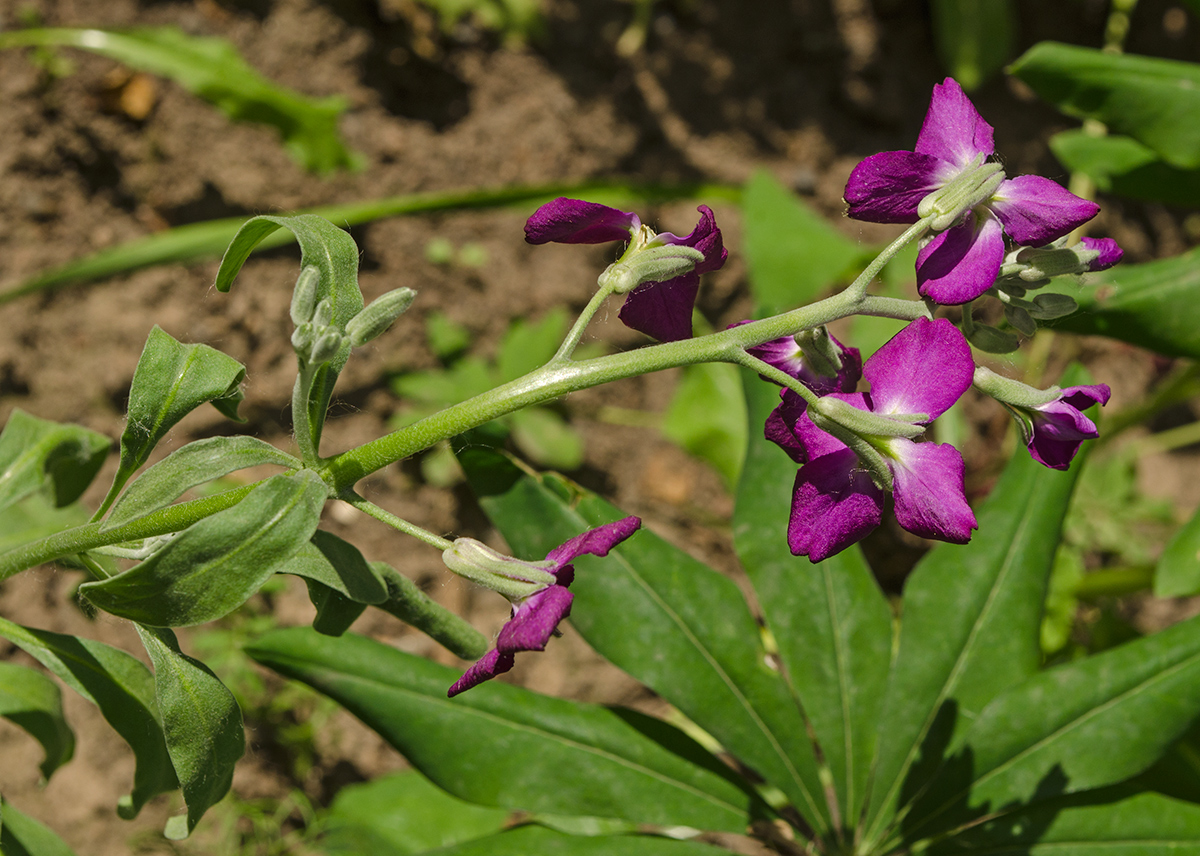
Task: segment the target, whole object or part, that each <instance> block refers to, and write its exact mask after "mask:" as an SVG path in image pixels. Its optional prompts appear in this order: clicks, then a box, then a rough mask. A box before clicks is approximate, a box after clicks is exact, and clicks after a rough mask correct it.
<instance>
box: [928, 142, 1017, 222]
mask: <svg viewBox="0 0 1200 856" xmlns="http://www.w3.org/2000/svg"><path fill="white" fill-rule="evenodd" d="M983 158H984V156H983V155H979V156H977V157H976V158H975V163H973V164H971V166H969V167H967V168H966V169H964V170H963V171H962V172H960V173H959V174H958V175H957V176H955V177H954V178H953V179H952V180H951V181H950V182H948V183H947V184H945V185H943V186H942V187H940V188H938V189H937V190H935V191H934V192H933V193H930V194H929V195H928V196H926V197H925V198H924V199H922V200H921V202H920V204H918V205H917V216H918V217H920V218H921V219H925V218H926V217H930V216H932V217H933V220H932V221H931V222H930V224H929V228H930V229H931V230H933V231H934V232H941V231H943V230H945V229H949V228H950V227H951V226H953V225H955V224H956V223H958V222H959V221H960V220H961V219H962V218H963V215H965V214H966V213H967V212H968V211H971V210H972V209H973V208H975V206H976V205H980V204H982V203H984V202H986V201H988V200H989V199H991V198H992V197H993V196H994V195H995V194H996V191H997V190H998V189H999V188H1000V185H1001V184H1002V183H1003V182H1004V167H1002V166H1001V165H1000V164H998V163H984V160H983Z"/></svg>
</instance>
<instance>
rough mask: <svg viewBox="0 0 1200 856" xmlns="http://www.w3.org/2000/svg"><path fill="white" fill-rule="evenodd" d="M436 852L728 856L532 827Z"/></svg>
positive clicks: (654, 839) (683, 845)
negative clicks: (567, 833)
mask: <svg viewBox="0 0 1200 856" xmlns="http://www.w3.org/2000/svg"><path fill="white" fill-rule="evenodd" d="M430 852H433V851H430ZM436 852H437V854H438V856H495V854H497V853H536V854H538V856H724V854H727V853H729V851H728V850H726V849H725V848H723V847H712V846H709V845H708V844H701V843H700V842H697V841H675V840H673V839H670V838H663V837H660V836H656V835H587V836H583V835H566V834H564V833H562V832H556V831H554V830H553V829H546V828H545V827H542V826H533V825H530V826H520V827H517V828H516V829H512V830H509V831H508V832H501V833H500V834H499V835H489V836H488V837H487V838H477V839H475V840H474V841H467V842H464V843H462V844H457V845H454V846H452V847H445V848H439V849H438V850H437V851H436Z"/></svg>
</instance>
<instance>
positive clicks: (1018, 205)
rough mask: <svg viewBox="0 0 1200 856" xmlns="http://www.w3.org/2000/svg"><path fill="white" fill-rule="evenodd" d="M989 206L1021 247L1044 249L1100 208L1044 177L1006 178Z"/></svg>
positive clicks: (1093, 215)
mask: <svg viewBox="0 0 1200 856" xmlns="http://www.w3.org/2000/svg"><path fill="white" fill-rule="evenodd" d="M988 206H989V207H990V208H991V209H992V210H993V211H995V212H996V216H997V217H999V218H1000V222H1002V223H1003V224H1004V231H1005V232H1007V233H1008V234H1009V236H1010V237H1011V238H1012V239H1013V240H1014V241H1016V242H1017V243H1018V244H1027V245H1030V246H1035V247H1037V246H1041V245H1042V244H1048V243H1050V242H1051V241H1054V240H1057V239H1058V238H1061V237H1062V236H1063V235H1065V234H1067V233H1068V232H1070V231H1071V230H1072V229H1075V228H1076V227H1078V226H1081V225H1082V224H1084V223H1086V222H1087V221H1088V220H1091V219H1092V218H1093V217H1095V216H1096V214H1097V212H1099V211H1100V206H1099V205H1097V204H1096V203H1095V202H1091V201H1089V200H1087V199H1080V198H1079V197H1078V196H1076V195H1075V194H1074V193H1072V192H1071V191H1069V190H1067V189H1066V188H1065V187H1063V186H1062V185H1060V184H1059V183H1058V182H1055V181H1051V180H1050V179H1048V178H1043V177H1042V176H1040V175H1019V176H1017V177H1016V178H1010V179H1006V180H1005V181H1004V182H1003V183H1002V184H1001V185H1000V189H999V190H997V191H996V193H995V195H994V196H993V197H992V199H991V201H990V202H989V203H988Z"/></svg>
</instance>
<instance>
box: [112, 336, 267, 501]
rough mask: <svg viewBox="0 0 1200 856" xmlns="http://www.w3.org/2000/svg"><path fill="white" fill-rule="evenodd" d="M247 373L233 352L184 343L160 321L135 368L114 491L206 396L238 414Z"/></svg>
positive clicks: (227, 411)
mask: <svg viewBox="0 0 1200 856" xmlns="http://www.w3.org/2000/svg"><path fill="white" fill-rule="evenodd" d="M245 376H246V369H245V367H244V366H243V365H242V364H241V363H239V362H238V361H237V360H235V359H234V358H233V357H230V356H227V355H226V354H222V353H221V352H220V351H217V350H215V349H213V348H210V347H209V346H208V345H184V344H182V343H181V342H178V341H176V340H175V339H173V338H172V337H171V336H170V335H168V334H167V333H165V332H163V330H162V329H161V328H160V327H158V326H157V325H155V327H154V329H153V330H151V331H150V335H149V337H148V338H147V339H146V347H145V348H144V349H143V350H142V355H141V357H140V358H138V364H137V368H136V369H135V370H134V372H133V384H132V386H131V387H130V390H129V407H128V415H127V419H126V423H125V430H124V431H123V432H122V433H121V463H120V466H119V467H118V469H117V475H116V476H115V477H114V479H113V491H114V492H115V491H117V490H120V488H121V487H123V486H124V485H125V483H126V482H127V481H128V480H129V477H130V476H131V475H133V473H134V471H135V470H137V469H138V468H139V467H140V466H141V465H142V464H144V463H146V459H147V458H148V457H149V456H150V452H151V451H152V450H153V449H154V447H155V446H156V445H158V441H159V440H161V439H162V438H163V437H165V436H166V435H167V432H168V431H170V430H171V428H172V427H174V425H175V423H177V422H178V421H179V420H180V419H182V418H183V417H184V416H186V415H187V414H189V413H191V412H192V411H193V410H195V409H196V408H197V407H199V406H200V405H201V404H204V403H205V402H206V401H209V402H212V404H213V406H214V407H216V408H217V409H218V410H220V411H221V412H222V413H224V414H225V415H226V416H228V417H229V418H230V419H237V418H238V415H237V406H238V404H239V403H240V402H241V400H242V391H241V389H240V386H241V383H242V379H243V378H245ZM111 496H112V494H110V499H111Z"/></svg>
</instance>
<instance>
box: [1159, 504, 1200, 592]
mask: <svg viewBox="0 0 1200 856" xmlns="http://www.w3.org/2000/svg"><path fill="white" fill-rule="evenodd" d="M1197 592H1200V511H1198V512H1196V513H1195V514H1193V515H1192V517H1191V519H1190V520H1188V522H1187V523H1185V524H1183V526H1181V527H1179V530H1178V531H1177V532H1176V533H1175V534H1174V535H1173V536H1172V537H1171V540H1170V542H1169V543H1168V544H1167V546H1166V549H1164V550H1163V552H1162V556H1160V557H1159V559H1158V565H1157V566H1156V567H1155V569H1154V596H1155V597H1187V596H1188V595H1193V594H1196V593H1197Z"/></svg>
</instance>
